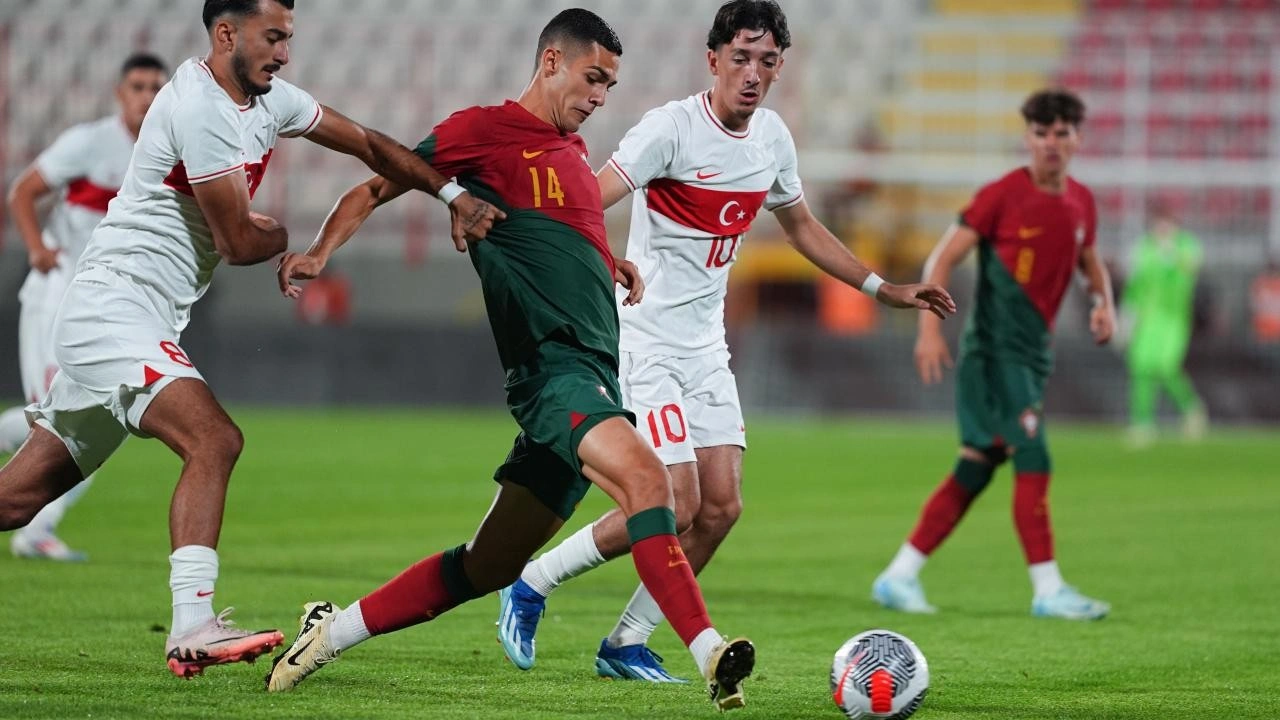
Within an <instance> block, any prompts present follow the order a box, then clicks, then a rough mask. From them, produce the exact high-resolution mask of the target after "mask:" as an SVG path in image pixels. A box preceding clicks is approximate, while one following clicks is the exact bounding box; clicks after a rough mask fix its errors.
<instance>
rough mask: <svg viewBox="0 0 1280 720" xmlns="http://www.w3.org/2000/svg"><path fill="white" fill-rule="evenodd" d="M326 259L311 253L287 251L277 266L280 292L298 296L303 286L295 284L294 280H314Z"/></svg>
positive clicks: (285, 294)
mask: <svg viewBox="0 0 1280 720" xmlns="http://www.w3.org/2000/svg"><path fill="white" fill-rule="evenodd" d="M324 266H325V261H324V260H321V259H320V258H318V257H314V256H311V255H303V254H301V253H285V254H284V257H282V258H280V264H279V265H278V266H277V267H276V280H277V281H278V282H279V283H280V294H281V295H284V296H285V297H287V298H294V299H296V298H298V297H299V296H301V295H302V288H300V287H298V286H297V285H294V284H293V283H292V282H291V281H292V280H314V279H315V277H316V276H317V275H319V274H320V271H321V270H324Z"/></svg>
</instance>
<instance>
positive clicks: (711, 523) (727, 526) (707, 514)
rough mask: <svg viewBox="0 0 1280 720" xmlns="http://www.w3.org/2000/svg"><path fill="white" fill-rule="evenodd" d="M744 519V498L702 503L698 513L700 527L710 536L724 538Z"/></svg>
mask: <svg viewBox="0 0 1280 720" xmlns="http://www.w3.org/2000/svg"><path fill="white" fill-rule="evenodd" d="M740 517H742V498H732V499H725V500H718V501H714V502H713V501H706V500H704V501H703V503H702V510H701V511H700V512H699V513H698V519H697V523H698V527H699V528H701V529H702V530H703V531H704V532H706V533H707V534H708V535H713V536H715V537H720V538H723V537H724V536H725V535H728V534H729V530H731V529H733V526H734V524H735V523H737V522H738V518H740Z"/></svg>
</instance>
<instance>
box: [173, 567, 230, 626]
mask: <svg viewBox="0 0 1280 720" xmlns="http://www.w3.org/2000/svg"><path fill="white" fill-rule="evenodd" d="M217 580H218V551H217V550H214V549H213V548H209V547H204V546H203V545H183V546H182V547H180V548H178V549H177V550H174V551H173V554H172V555H170V556H169V589H170V590H172V591H173V625H172V626H171V627H170V629H169V635H170V636H171V637H181V636H183V635H185V634H186V633H187V632H188V631H190V630H191V629H192V628H194V627H196V626H198V625H200V624H202V623H205V622H208V621H209V620H212V619H213V585H214V583H215V582H217Z"/></svg>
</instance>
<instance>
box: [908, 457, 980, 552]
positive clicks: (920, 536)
mask: <svg viewBox="0 0 1280 720" xmlns="http://www.w3.org/2000/svg"><path fill="white" fill-rule="evenodd" d="M975 497H977V494H976V493H973V492H970V491H969V490H968V489H966V488H965V487H964V486H963V485H961V484H960V483H958V482H956V476H955V475H948V476H947V479H946V480H943V481H942V484H941V485H939V486H938V489H937V490H934V491H933V495H930V496H929V500H928V501H927V502H926V503H925V504H924V509H923V510H921V511H920V521H919V522H918V523H916V529H915V530H913V531H911V536H910V537H909V538H908V541H909V542H910V543H911V545H912V546H914V547H915V549H917V550H919V551H920V552H922V553H924V554H925V555H928V554H930V553H932V552H933V551H934V550H936V549H937V548H938V546H939V545H941V544H942V541H943V540H946V539H947V536H948V535H950V534H951V531H952V530H955V528H956V525H958V524H960V518H962V517H964V513H965V511H966V510H968V509H969V505H970V503H972V502H973V499H974V498H975Z"/></svg>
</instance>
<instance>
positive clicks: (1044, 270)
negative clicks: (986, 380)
mask: <svg viewBox="0 0 1280 720" xmlns="http://www.w3.org/2000/svg"><path fill="white" fill-rule="evenodd" d="M960 221H961V222H962V223H963V224H965V225H966V226H968V227H970V228H972V229H973V230H974V231H975V232H977V233H978V235H979V236H980V237H981V242H980V243H979V246H978V268H979V269H978V288H977V293H975V295H974V303H973V312H972V314H971V316H970V318H969V322H968V326H967V328H966V331H965V337H964V341H963V343H962V352H963V353H970V352H973V353H984V354H988V355H991V356H993V357H1000V358H1004V359H1008V360H1012V361H1015V362H1021V363H1026V364H1028V365H1030V366H1031V367H1032V368H1035V369H1036V370H1038V371H1041V372H1045V373H1047V372H1049V369H1050V368H1051V367H1052V355H1051V353H1050V348H1049V336H1050V333H1051V332H1052V330H1053V323H1054V318H1056V317H1057V314H1058V308H1059V307H1060V306H1061V305H1062V298H1063V296H1065V295H1066V292H1067V286H1068V285H1069V284H1070V282H1071V276H1072V274H1073V273H1074V272H1075V268H1076V262H1077V260H1078V259H1079V256H1080V249H1081V248H1082V247H1085V246H1091V245H1093V244H1094V243H1095V242H1096V239H1097V234H1096V231H1097V221H1098V214H1097V208H1096V206H1095V205H1094V202H1093V194H1092V193H1091V192H1089V189H1088V188H1086V187H1085V186H1084V185H1081V184H1080V183H1078V182H1076V181H1075V180H1073V179H1071V178H1067V189H1066V191H1065V192H1063V193H1062V194H1053V193H1049V192H1045V191H1043V190H1040V189H1039V188H1037V187H1036V186H1035V183H1034V182H1033V181H1032V178H1031V171H1030V169H1029V168H1025V167H1023V168H1018V169H1017V170H1014V171H1013V172H1011V173H1009V174H1008V175H1005V176H1004V177H1002V178H1000V179H999V180H997V181H995V182H993V183H991V184H989V185H987V186H985V187H983V188H982V189H981V190H979V191H978V194H977V195H976V196H974V199H973V202H972V203H971V204H970V205H969V207H968V208H966V209H965V210H964V212H962V213H961V215H960Z"/></svg>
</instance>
